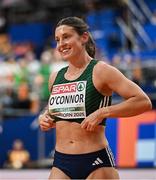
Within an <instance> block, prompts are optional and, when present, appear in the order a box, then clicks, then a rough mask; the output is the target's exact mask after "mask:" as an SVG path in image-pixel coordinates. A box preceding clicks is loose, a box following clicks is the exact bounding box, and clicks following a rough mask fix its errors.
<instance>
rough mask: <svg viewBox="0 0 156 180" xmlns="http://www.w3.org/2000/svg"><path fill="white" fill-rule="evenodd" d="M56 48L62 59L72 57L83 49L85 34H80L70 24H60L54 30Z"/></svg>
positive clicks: (76, 55)
mask: <svg viewBox="0 0 156 180" xmlns="http://www.w3.org/2000/svg"><path fill="white" fill-rule="evenodd" d="M55 40H56V42H57V50H58V52H59V53H60V54H61V56H62V58H63V59H66V60H67V59H68V60H70V59H73V58H77V57H79V56H80V54H81V53H82V52H83V51H84V50H85V48H84V45H83V44H84V43H85V42H86V41H87V38H86V35H82V36H80V35H79V34H78V33H77V32H76V31H75V30H74V29H73V28H72V27H71V26H67V25H61V26H59V27H57V28H56V30H55Z"/></svg>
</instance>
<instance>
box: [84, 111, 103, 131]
mask: <svg viewBox="0 0 156 180" xmlns="http://www.w3.org/2000/svg"><path fill="white" fill-rule="evenodd" d="M103 118H104V117H103V115H102V113H101V110H100V109H98V110H96V111H95V112H93V113H92V114H90V115H89V116H87V117H86V118H85V119H84V120H83V121H82V123H81V128H83V129H86V130H87V131H94V130H95V128H96V127H97V126H98V125H99V124H100V123H101V121H102V120H103Z"/></svg>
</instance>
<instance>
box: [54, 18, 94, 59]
mask: <svg viewBox="0 0 156 180" xmlns="http://www.w3.org/2000/svg"><path fill="white" fill-rule="evenodd" d="M61 25H67V26H71V27H73V28H74V30H75V31H76V32H77V33H78V34H79V35H82V34H83V33H84V32H88V33H89V39H88V42H87V43H86V51H87V53H88V54H89V56H91V57H94V56H95V43H94V40H93V38H92V36H91V34H90V32H89V31H88V29H89V26H88V25H87V24H86V23H85V22H84V21H83V20H82V19H80V18H78V17H67V18H64V19H61V20H60V21H59V22H58V24H57V25H56V27H59V26H61Z"/></svg>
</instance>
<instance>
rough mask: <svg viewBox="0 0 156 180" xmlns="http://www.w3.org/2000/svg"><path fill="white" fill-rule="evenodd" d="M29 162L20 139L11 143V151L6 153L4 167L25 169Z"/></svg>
mask: <svg viewBox="0 0 156 180" xmlns="http://www.w3.org/2000/svg"><path fill="white" fill-rule="evenodd" d="M29 161H30V154H29V152H28V151H27V150H26V149H25V148H24V144H23V142H22V141H21V140H20V139H16V140H15V141H14V142H13V146H12V149H11V150H10V151H9V152H8V162H6V164H5V165H4V166H5V167H8V168H13V169H21V168H24V167H26V165H27V163H28V162H29Z"/></svg>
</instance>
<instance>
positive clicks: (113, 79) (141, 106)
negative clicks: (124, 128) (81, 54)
mask: <svg viewBox="0 0 156 180" xmlns="http://www.w3.org/2000/svg"><path fill="white" fill-rule="evenodd" d="M93 82H94V85H95V87H96V88H97V89H98V90H99V91H100V92H101V93H103V94H106V95H110V94H112V92H116V93H117V94H119V95H120V96H121V97H123V98H124V99H125V100H124V101H123V102H121V103H119V104H116V105H112V106H108V107H103V108H101V109H98V110H97V111H95V112H94V113H92V114H90V115H89V116H88V117H86V118H85V120H84V121H83V122H82V123H81V127H82V128H84V129H87V130H88V131H92V130H94V129H95V127H96V126H97V125H98V124H99V123H100V122H101V121H102V120H103V119H104V118H107V117H130V116H135V115H139V114H141V113H143V112H145V111H148V110H150V109H151V108H152V105H151V101H150V99H149V97H148V96H147V95H146V94H145V93H144V92H143V91H142V89H141V88H140V87H139V86H138V85H136V84H135V83H133V82H132V81H130V80H129V79H127V78H126V77H125V76H124V75H123V74H122V73H121V72H120V71H119V70H117V69H116V68H114V67H112V66H110V65H108V64H106V63H104V62H99V63H98V64H97V65H96V67H95V69H94V72H93Z"/></svg>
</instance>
